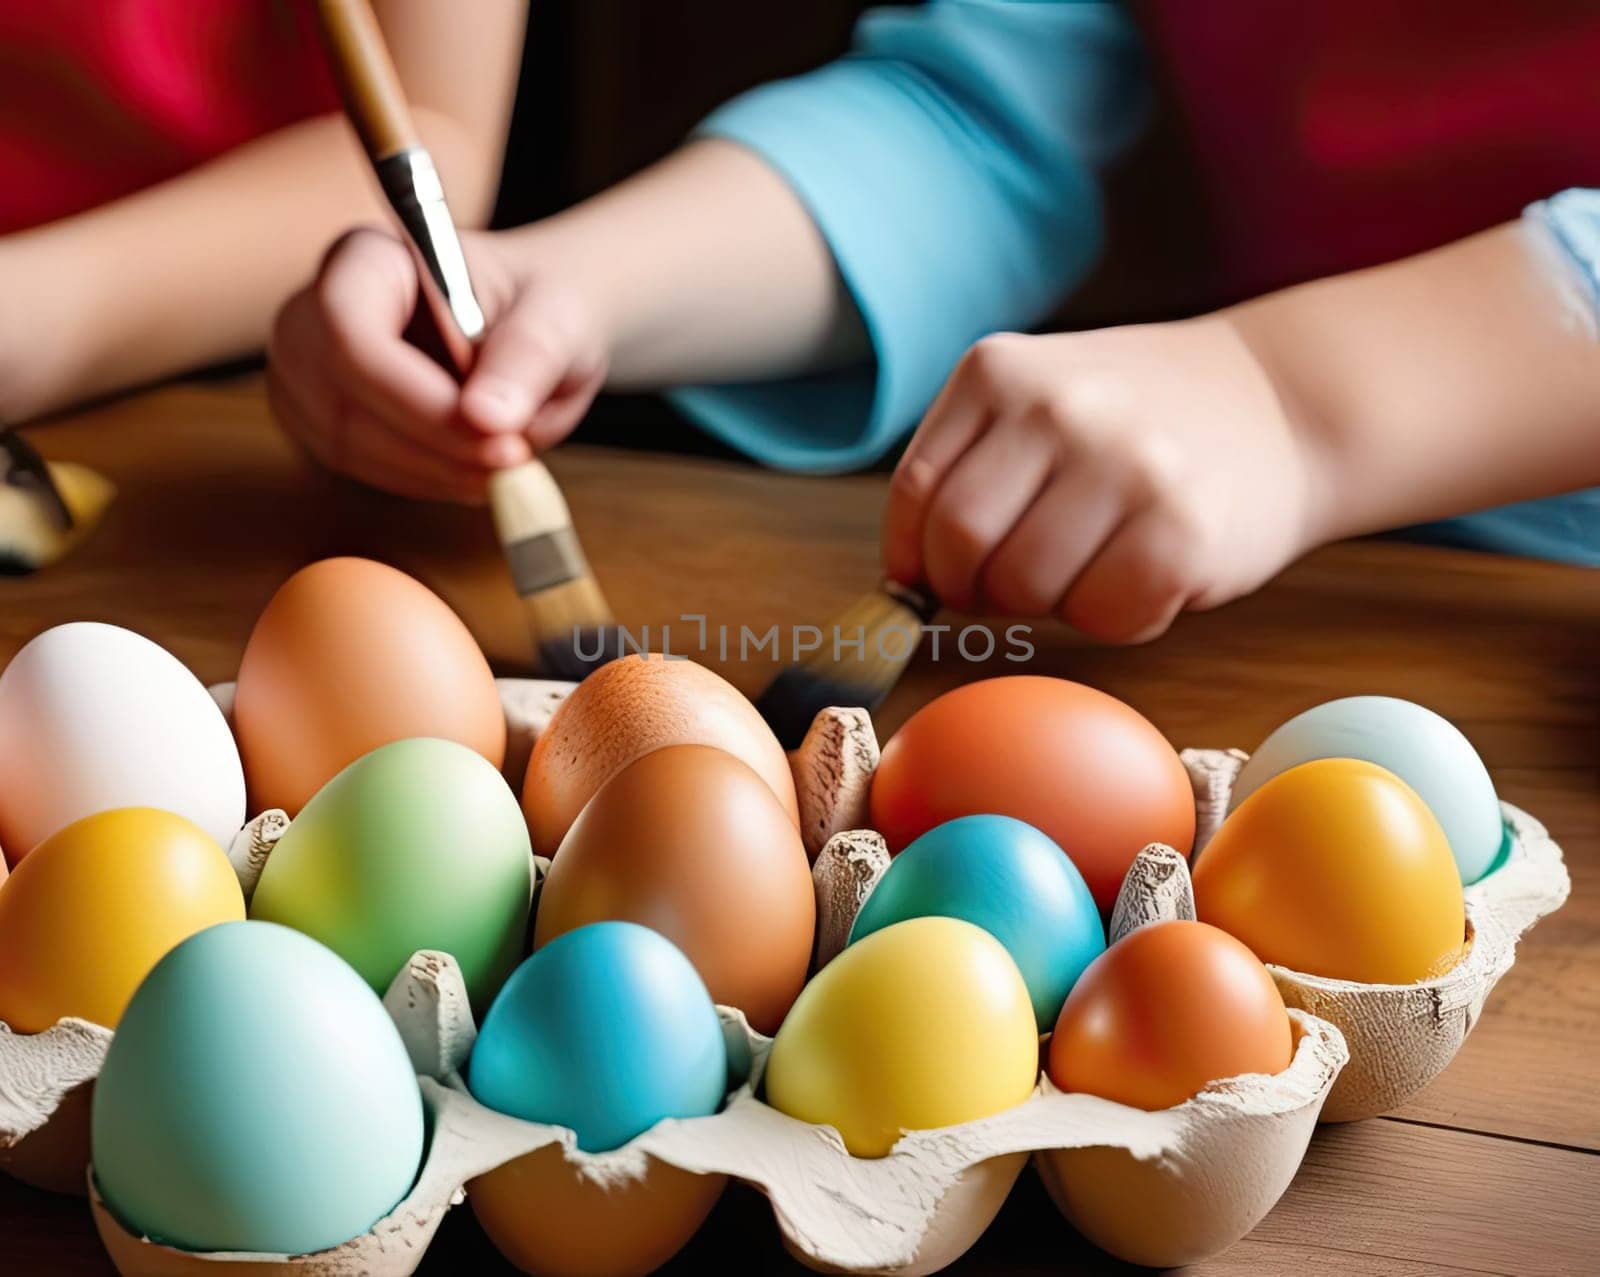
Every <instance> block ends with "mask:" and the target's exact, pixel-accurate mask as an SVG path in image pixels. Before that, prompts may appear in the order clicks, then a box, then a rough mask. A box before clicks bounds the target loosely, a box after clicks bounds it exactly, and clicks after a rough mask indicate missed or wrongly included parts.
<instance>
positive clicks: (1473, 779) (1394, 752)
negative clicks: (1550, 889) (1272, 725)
mask: <svg viewBox="0 0 1600 1277" xmlns="http://www.w3.org/2000/svg"><path fill="white" fill-rule="evenodd" d="M1319 758H1358V759H1361V760H1363V761H1365V762H1369V763H1376V764H1377V765H1378V766H1379V767H1383V768H1386V769H1387V770H1389V771H1391V772H1393V773H1394V774H1395V775H1396V776H1398V777H1400V779H1401V780H1403V781H1405V783H1406V784H1408V785H1410V786H1411V788H1412V789H1414V790H1415V791H1416V792H1417V795H1418V797H1420V798H1421V799H1422V801H1423V802H1425V803H1427V804H1428V807H1429V809H1430V810H1432V812H1433V814H1434V817H1435V818H1436V819H1437V820H1438V822H1439V825H1440V827H1441V828H1443V830H1444V834H1445V837H1446V838H1447V839H1449V842H1450V851H1451V854H1452V855H1454V857H1455V861H1456V869H1457V871H1458V872H1459V873H1460V875H1461V882H1462V884H1463V885H1470V884H1471V883H1474V882H1477V881H1478V879H1480V878H1482V877H1483V876H1484V875H1485V874H1487V873H1488V872H1489V870H1490V869H1491V868H1493V866H1494V865H1495V863H1496V861H1497V860H1498V859H1499V856H1500V852H1501V845H1502V843H1503V842H1504V840H1505V837H1506V833H1505V822H1504V821H1503V820H1502V818H1501V815H1500V799H1499V797H1498V796H1497V795H1496V794H1495V789H1494V781H1492V780H1491V779H1490V778H1489V769H1488V768H1487V767H1485V766H1484V765H1483V759H1481V758H1479V757H1478V751H1477V750H1476V749H1474V748H1473V747H1472V742H1471V741H1469V740H1468V739H1467V738H1466V737H1465V736H1464V735H1463V734H1462V733H1461V730H1460V729H1459V728H1458V727H1456V725H1455V724H1454V723H1452V722H1450V720H1449V719H1447V718H1444V717H1442V716H1441V715H1439V714H1436V713H1434V712H1433V711H1432V710H1431V709H1427V708H1425V707H1424V706H1421V705H1417V704H1414V703H1413V702H1411V701H1406V700H1400V699H1399V698H1397V697H1394V696H1346V697H1343V698H1342V699H1340V700H1336V701H1327V702H1326V703H1324V704H1322V705H1318V706H1315V707H1314V708H1312V709H1308V710H1306V711H1305V712H1304V713H1303V714H1296V715H1295V716H1294V717H1293V718H1291V719H1290V720H1289V721H1288V722H1287V723H1284V724H1283V726H1281V727H1279V728H1278V729H1277V730H1276V731H1274V732H1273V733H1272V735H1270V736H1268V737H1267V739H1266V740H1264V741H1263V742H1262V743H1261V748H1260V749H1258V750H1256V752H1255V753H1254V754H1252V755H1251V756H1250V759H1249V761H1248V762H1246V763H1245V765H1244V767H1243V768H1242V769H1241V770H1240V772H1239V778H1238V779H1237V780H1236V781H1235V782H1234V785H1233V793H1232V795H1231V797H1230V798H1229V801H1228V810H1229V811H1232V810H1234V809H1235V808H1237V807H1238V805H1239V804H1240V803H1242V802H1243V801H1244V800H1245V799H1246V798H1248V797H1249V796H1250V795H1251V794H1253V793H1254V792H1255V791H1256V790H1257V789H1259V788H1261V786H1262V785H1264V784H1266V783H1267V781H1269V780H1271V779H1272V778H1273V777H1274V776H1277V775H1278V774H1280V773H1281V772H1286V771H1288V770H1289V769H1290V768H1291V767H1298V766H1299V765H1300V764H1301V763H1309V762H1312V761H1314V760H1315V759H1319Z"/></svg>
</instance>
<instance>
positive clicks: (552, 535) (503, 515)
mask: <svg viewBox="0 0 1600 1277" xmlns="http://www.w3.org/2000/svg"><path fill="white" fill-rule="evenodd" d="M489 503H490V507H491V508H492V509H493V511H494V523H495V531H496V533H497V534H498V535H499V538H500V546H501V549H502V550H503V551H504V552H505V557H506V565H507V567H509V568H510V570H511V581H512V584H513V585H514V586H515V587H516V590H517V594H518V595H519V596H520V597H521V599H522V603H523V609H524V611H525V613H526V614H527V618H528V629H529V632H530V633H531V634H532V636H533V648H534V653H535V659H536V661H537V663H538V668H539V670H540V672H542V673H544V674H547V675H549V676H551V677H553V678H567V679H581V678H582V677H583V676H584V675H585V674H587V673H588V672H589V671H590V670H592V669H594V668H595V667H596V666H599V665H603V664H604V663H605V662H606V661H609V660H612V659H614V658H615V657H617V656H619V655H621V651H622V637H623V636H622V632H621V630H620V629H619V628H618V626H617V625H616V623H615V621H614V620H613V618H612V615H611V608H610V607H609V606H608V605H607V603H606V598H605V595H604V594H602V593H601V592H600V586H599V585H598V584H597V583H596V581H595V579H594V575H593V573H592V572H591V571H590V570H589V561H588V559H587V558H586V557H585V556H584V553H583V547H582V546H581V545H580V544H579V543H578V537H577V534H576V533H575V532H574V531H573V530H572V515H571V513H570V512H569V511H568V509H567V503H566V500H565V499H564V498H563V497H562V495H561V490H560V488H558V487H557V486H556V481H555V480H554V479H553V478H552V477H551V475H550V472H549V471H548V470H546V469H545V468H544V466H543V464H541V463H540V462H538V461H529V462H526V463H525V464H523V465H520V466H515V467H513V468H511V469H509V470H502V471H500V472H499V473H498V474H496V475H495V476H494V477H493V478H492V479H491V480H490V481H489Z"/></svg>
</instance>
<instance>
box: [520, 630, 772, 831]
mask: <svg viewBox="0 0 1600 1277" xmlns="http://www.w3.org/2000/svg"><path fill="white" fill-rule="evenodd" d="M665 745H711V746H714V747H715V748H717V749H721V750H726V751H727V752H728V753H730V754H732V755H733V756H734V757H735V758H737V759H738V760H739V761H740V762H742V763H744V764H745V766H747V767H749V768H751V769H752V770H753V771H754V772H755V773H756V775H758V776H760V777H761V779H762V780H764V781H765V782H766V783H767V785H768V787H769V788H770V789H771V790H772V793H773V796H774V797H775V798H776V799H777V800H778V804H779V805H780V806H781V807H782V808H783V810H784V811H785V812H787V813H788V816H789V819H790V820H791V821H792V822H793V823H794V825H795V826H796V827H797V828H798V827H799V824H800V815H799V807H798V805H797V804H796V802H795V793H794V776H793V774H792V773H791V772H790V770H789V759H788V756H787V755H786V754H785V753H784V752H783V746H781V745H779V744H778V738H777V737H776V736H774V735H773V734H772V730H771V729H770V728H769V727H768V726H767V725H766V723H765V722H764V721H763V720H762V718H761V715H760V714H758V713H756V707H755V706H754V705H752V704H751V703H750V701H749V700H748V699H747V698H746V697H745V696H744V694H743V693H741V692H740V691H739V689H738V688H736V687H734V686H733V684H732V683H729V682H728V681H727V680H726V679H723V678H720V677H718V676H717V675H716V674H713V673H712V672H711V671H710V670H708V669H706V668H705V666H703V665H696V664H695V663H694V662H693V661H686V660H667V659H665V658H664V657H661V656H657V655H649V656H625V657H623V658H621V659H620V660H615V661H611V662H609V663H608V664H606V665H602V666H601V667H600V668H599V669H597V670H596V671H595V672H594V673H593V674H591V675H589V677H588V678H586V679H584V680H583V682H582V683H580V684H579V685H578V688H577V690H576V691H574V692H573V693H572V695H571V696H569V697H567V699H566V700H565V701H563V702H562V703H561V706H560V708H558V709H557V710H556V712H555V714H554V715H552V716H551V719H550V723H549V726H547V727H546V728H545V729H544V731H542V732H540V733H539V739H538V742H537V743H536V744H535V745H534V747H533V757H532V759H530V760H529V763H528V774H527V777H526V779H525V780H524V782H523V787H522V808H523V812H524V814H526V816H527V818H528V828H529V830H530V832H531V833H532V834H533V849H534V851H535V852H537V853H538V854H539V855H541V856H553V855H555V854H556V849H557V848H558V847H560V845H561V840H562V839H563V838H565V837H566V834H567V830H568V828H570V827H571V825H572V822H573V821H574V820H576V819H577V817H578V813H579V812H580V811H582V810H583V805H584V804H585V803H586V802H588V801H589V799H590V798H591V797H593V796H594V793H595V791H596V790H597V789H599V788H600V786H601V785H603V784H605V783H606V781H608V780H610V779H611V777H613V776H615V775H616V774H617V773H618V772H619V771H621V770H622V769H623V768H624V767H626V766H627V765H628V764H629V763H631V762H633V760H634V759H636V758H640V757H643V756H644V755H645V754H648V753H649V752H650V751H651V750H655V749H660V748H662V747H663V746H665Z"/></svg>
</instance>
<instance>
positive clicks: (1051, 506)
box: [979, 463, 1124, 616]
mask: <svg viewBox="0 0 1600 1277" xmlns="http://www.w3.org/2000/svg"><path fill="white" fill-rule="evenodd" d="M1123 508H1124V500H1123V494H1122V492H1121V490H1120V489H1119V488H1118V487H1117V486H1116V485H1114V484H1112V483H1110V482H1108V481H1107V477H1106V476H1105V474H1104V473H1103V472H1101V471H1100V470H1098V469H1097V468H1095V467H1092V466H1089V465H1087V464H1082V463H1079V464H1075V465H1074V464H1069V465H1068V466H1067V467H1066V468H1065V469H1063V470H1062V471H1060V472H1059V473H1057V474H1056V476H1055V477H1054V478H1053V479H1051V480H1050V482H1049V484H1048V485H1047V486H1046V487H1045V489H1044V491H1043V492H1042V493H1040V494H1039V497H1038V499H1037V500H1035V501H1034V503H1033V504H1032V505H1031V506H1029V507H1028V509H1027V511H1026V513H1024V514H1023V516H1022V517H1021V518H1020V519H1019V520H1018V521H1017V523H1016V526H1015V527H1013V528H1012V530H1011V533H1010V535H1009V536H1007V537H1006V538H1005V540H1004V542H1003V543H1002V544H1001V545H1000V548H999V549H997V550H996V551H995V552H994V554H992V555H991V556H990V557H989V561H988V563H987V564H986V565H985V566H984V569H983V572H982V575H981V577H980V585H979V592H980V594H981V595H982V597H983V599H984V601H985V603H986V604H988V606H989V607H990V608H992V609H993V610H994V611H997V612H1001V613H1004V614H1006V615H1009V616H1049V615H1052V614H1054V613H1055V612H1056V611H1057V609H1058V608H1059V606H1060V604H1061V600H1062V596H1063V595H1065V594H1066V592H1067V588H1068V587H1069V586H1070V585H1071V584H1072V582H1073V581H1074V580H1076V579H1077V577H1078V574H1079V573H1080V572H1082V571H1083V569H1084V567H1085V566H1086V565H1087V564H1088V563H1089V561H1090V559H1092V558H1093V556H1094V554H1095V552H1096V551H1097V550H1099V549H1100V547H1101V545H1103V544H1104V543H1105V540H1106V538H1107V537H1108V536H1110V535H1111V533H1112V532H1113V531H1114V530H1115V529H1116V527H1117V524H1118V522H1119V521H1120V520H1121V519H1122V517H1123Z"/></svg>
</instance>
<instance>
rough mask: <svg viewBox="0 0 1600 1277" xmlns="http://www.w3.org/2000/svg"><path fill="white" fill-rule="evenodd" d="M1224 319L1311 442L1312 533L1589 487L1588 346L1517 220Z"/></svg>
mask: <svg viewBox="0 0 1600 1277" xmlns="http://www.w3.org/2000/svg"><path fill="white" fill-rule="evenodd" d="M1229 317H1230V318H1231V319H1232V320H1233V322H1234V323H1235V324H1236V326H1237V327H1238V328H1239V330H1240V332H1241V333H1242V335H1243V336H1244V337H1245V339H1246V341H1247V342H1249V344H1250V345H1251V346H1252V348H1253V349H1254V350H1255V352H1256V354H1257V356H1258V357H1259V358H1260V359H1261V362H1262V364H1263V366H1264V367H1265V368H1266V370H1267V372H1268V375H1269V376H1270V377H1271V378H1272V380H1273V382H1274V384H1275V386H1276V388H1277V391H1278V393H1279V396H1280V398H1281V399H1282V401H1283V406H1284V409H1285V411H1286V412H1287V413H1288V414H1289V416H1290V418H1291V420H1292V421H1293V422H1294V423H1295V424H1296V426H1297V427H1298V428H1299V431H1300V434H1301V437H1302V438H1303V439H1304V440H1305V441H1306V445H1307V447H1308V448H1309V449H1310V451H1311V454H1312V457H1311V460H1312V462H1313V465H1312V473H1313V474H1314V475H1318V476H1321V478H1320V480H1319V481H1318V483H1317V487H1318V491H1317V492H1316V493H1314V494H1313V502H1314V506H1315V513H1314V522H1315V524H1316V527H1317V532H1318V539H1333V538H1337V537H1343V536H1351V535H1358V534H1361V533H1366V532H1372V531H1377V530H1379V529H1383V528H1389V527H1395V526H1399V525H1402V524H1406V523H1413V522H1421V521H1425V520H1429V519H1434V518H1441V517H1444V516H1447V515H1452V514H1459V513H1463V512H1465V511H1469V510H1475V509H1481V508H1484V507H1487V506H1493V505H1499V504H1503V503H1506V502H1511V501H1518V500H1524V499H1528V498H1533V497H1540V496H1547V495H1551V494H1554V493H1557V492H1564V491H1569V490H1571V489H1574V488H1579V487H1586V486H1589V485H1592V484H1600V343H1597V342H1596V340H1595V337H1594V335H1593V333H1592V331H1586V330H1585V327H1584V325H1582V324H1580V323H1575V322H1574V317H1573V315H1572V313H1571V311H1570V309H1569V308H1568V306H1567V303H1566V300H1565V299H1564V298H1563V296H1562V295H1561V291H1560V289H1559V287H1558V286H1557V285H1556V284H1554V283H1553V282H1552V280H1551V279H1550V277H1549V275H1548V272H1547V267H1546V265H1545V264H1544V263H1543V262H1542V261H1540V260H1539V258H1538V256H1537V255H1536V253H1535V252H1534V250H1533V249H1532V247H1531V246H1530V243H1529V241H1528V240H1527V238H1526V231H1525V230H1524V228H1523V227H1522V226H1521V225H1520V224H1511V225H1507V226H1502V227H1499V228H1497V229H1495V230H1491V231H1487V232H1485V233H1483V234H1481V235H1476V236H1473V237H1472V238H1470V239H1466V240H1462V241H1460V242H1459V243H1456V244H1452V245H1449V246H1447V247H1445V248H1442V249H1439V250H1437V251H1435V252H1431V253H1427V254H1424V255H1422V256H1420V257H1415V258H1411V259H1408V260H1406V261H1402V262H1398V263H1395V264H1393V265H1390V266H1383V267H1378V268H1375V269H1372V270H1367V271H1361V272H1358V273H1356V274H1352V275H1345V276H1340V277H1337V278H1333V279H1327V280H1321V281H1318V282H1316V283H1313V284H1308V285H1304V286H1302V287H1300V288H1295V289H1291V290H1289V291H1287V292H1283V293H1278V294H1273V295H1271V296H1268V297H1265V298H1261V299H1259V300H1257V301H1253V302H1249V303H1246V304H1244V305H1242V306H1240V307H1237V308H1235V309H1234V310H1233V311H1231V312H1229Z"/></svg>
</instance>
